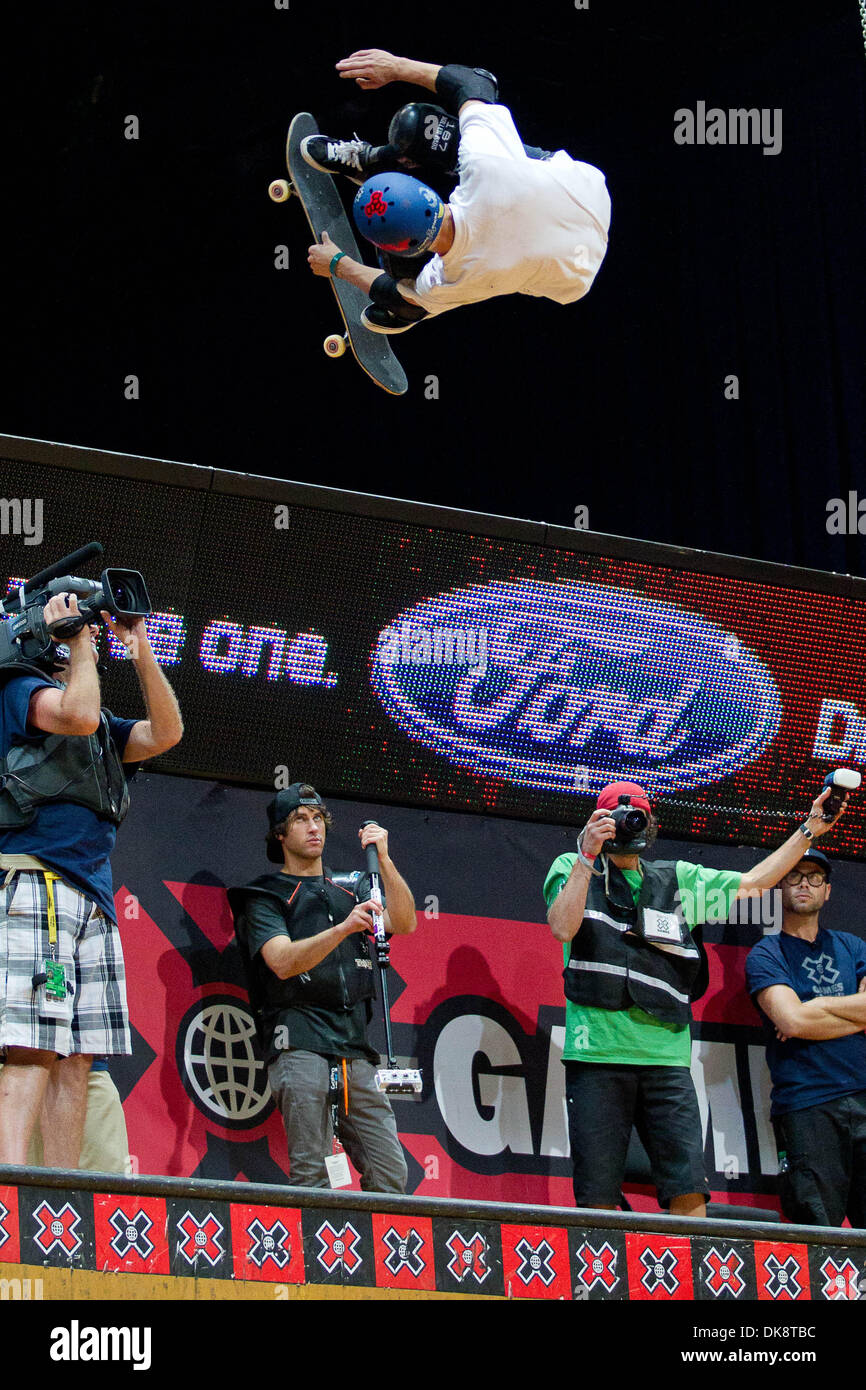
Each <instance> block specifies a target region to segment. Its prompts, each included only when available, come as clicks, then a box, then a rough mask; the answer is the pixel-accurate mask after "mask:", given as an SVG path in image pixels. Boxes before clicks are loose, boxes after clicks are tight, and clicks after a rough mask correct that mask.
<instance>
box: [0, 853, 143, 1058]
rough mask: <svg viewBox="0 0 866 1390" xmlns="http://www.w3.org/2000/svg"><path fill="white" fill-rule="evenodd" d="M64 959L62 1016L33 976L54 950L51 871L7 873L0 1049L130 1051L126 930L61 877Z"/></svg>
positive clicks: (0, 915)
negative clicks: (46, 1006)
mask: <svg viewBox="0 0 866 1390" xmlns="http://www.w3.org/2000/svg"><path fill="white" fill-rule="evenodd" d="M53 886H54V903H55V915H56V920H57V959H58V960H59V961H60V962H61V963H62V964H63V965H64V966H65V967H66V980H67V988H68V991H69V993H68V997H67V1001H66V1007H65V1009H64V1011H63V1014H62V1016H59V1017H58V1016H57V1015H56V1014H50V1015H46V1014H41V1004H42V999H43V997H44V988H42V987H34V985H33V976H34V975H36V974H37V973H38V972H39V971H41V969H42V962H43V961H44V960H47V959H49V957H50V956H51V946H50V942H49V935H48V896H47V884H46V881H45V877H44V875H43V874H41V873H36V872H34V871H32V870H25V869H22V870H18V871H16V872H14V873H13V874H12V875H11V876H10V878H9V881H8V883H5V884H4V883H3V881H2V879H0V1049H2V1048H8V1047H27V1048H35V1049H38V1050H39V1051H44V1052H56V1053H58V1054H59V1055H60V1056H61V1057H69V1056H71V1055H73V1054H74V1053H83V1054H88V1053H92V1054H94V1055H95V1056H106V1055H108V1056H112V1055H117V1054H118V1053H130V1052H131V1051H132V1046H131V1042H130V1035H129V1015H128V1011H127V1005H126V974H125V971H124V966H123V951H122V949H121V945H120V933H119V931H118V929H117V927H116V925H115V924H114V922H110V921H109V920H108V918H107V917H106V916H105V914H104V913H103V911H102V909H101V908H99V907H97V905H96V903H94V902H92V901H91V899H90V898H88V897H85V895H84V894H83V893H80V892H79V891H78V889H77V888H72V887H70V885H69V884H68V883H65V882H64V881H63V880H62V879H55V880H54V884H53Z"/></svg>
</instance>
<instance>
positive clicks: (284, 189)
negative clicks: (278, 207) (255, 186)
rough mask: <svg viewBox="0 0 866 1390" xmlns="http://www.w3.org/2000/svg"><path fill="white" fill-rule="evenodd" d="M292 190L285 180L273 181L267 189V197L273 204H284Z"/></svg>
mask: <svg viewBox="0 0 866 1390" xmlns="http://www.w3.org/2000/svg"><path fill="white" fill-rule="evenodd" d="M291 194H292V190H291V188H290V186H289V184H288V182H287V181H286V180H285V179H274V181H273V183H272V184H271V185H270V187H269V188H268V197H269V198H270V199H271V200H272V202H274V203H284V202H286V200H287V199H288V198H290V197H291Z"/></svg>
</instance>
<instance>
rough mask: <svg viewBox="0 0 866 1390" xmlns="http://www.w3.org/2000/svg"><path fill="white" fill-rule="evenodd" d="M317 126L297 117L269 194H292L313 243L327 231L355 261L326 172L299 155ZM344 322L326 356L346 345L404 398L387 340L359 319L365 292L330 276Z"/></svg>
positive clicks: (304, 115) (305, 115)
mask: <svg viewBox="0 0 866 1390" xmlns="http://www.w3.org/2000/svg"><path fill="white" fill-rule="evenodd" d="M318 133H319V127H318V126H317V124H316V122H315V120H314V118H313V117H312V116H311V115H310V114H309V112H306V111H303V112H301V113H300V115H298V116H295V118H294V120H293V121H292V124H291V125H290V127H289V136H288V139H287V141H286V165H287V168H288V171H289V179H288V180H286V179H275V180H274V182H273V183H272V184H271V185H270V188H269V189H268V193H269V194H270V196H271V198H272V199H273V201H274V202H275V203H284V202H286V201H287V199H289V198H290V197H291V196H292V194H293V193H294V194H295V195H296V196H297V197H298V199H299V200H300V203H301V206H302V207H303V209H304V212H305V213H306V215H307V221H308V222H309V224H310V230H311V231H312V233H313V236H314V237H315V239H316V240H317V241H320V240H321V238H322V233H323V232H327V233H328V235H329V236H330V238H331V240H332V241H333V242H335V243H336V245H337V246H338V247H339V249H340V250H341V251H345V252H346V255H348V256H351V257H352V259H353V260H356V261H360V260H362V259H363V257H362V256H361V253H360V251H359V250H358V243H357V241H356V240H355V236H354V233H353V231H352V228H351V226H350V225H349V219H348V217H347V216H346V210H345V208H344V207H343V203H342V200H341V198H340V195H339V193H338V192H337V185H336V183H335V182H334V180H333V178H332V177H331V175H330V174H325V173H323V172H322V170H321V169H314V168H313V166H312V165H311V164H307V162H306V160H305V159H304V158H303V156H302V155H301V141H302V140H303V139H304V138H305V137H306V136H307V135H318ZM330 285H331V289H332V290H333V291H334V294H335V296H336V299H337V304H338V305H339V308H340V313H341V315H342V318H343V323H344V325H345V329H346V331H345V333H331V334H329V335H328V337H327V338H326V339H325V341H324V344H323V347H324V349H325V354H326V356H327V357H342V356H343V354H344V353H345V351H346V347H347V346H348V347H350V348H351V349H352V352H353V354H354V357H355V361H356V362H357V363H358V365H359V367H362V368H363V370H364V371H365V372H366V373H367V375H368V376H369V377H372V379H373V381H375V383H376V385H377V386H381V388H382V390H383V391H387V392H388V393H389V394H390V395H392V396H402V395H404V394H405V392H406V391H407V390H408V388H409V383H408V381H407V379H406V373H405V372H404V371H403V368H402V367H401V366H400V363H399V362H398V361H397V358H396V357H395V356H394V353H393V351H392V348H391V344H390V343H389V342H388V339H387V337H386V336H384V335H383V334H381V333H371V332H370V330H369V328H365V327H364V325H363V324H362V322H361V313H362V311H363V310H364V309H366V307H367V305H368V304H369V303H370V299H369V296H368V295H367V294H366V293H365V292H364V290H360V289H358V287H357V286H356V285H350V284H349V283H348V282H347V281H346V280H335V279H334V278H333V277H331V278H330Z"/></svg>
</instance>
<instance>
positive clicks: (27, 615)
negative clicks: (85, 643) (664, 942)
mask: <svg viewBox="0 0 866 1390" xmlns="http://www.w3.org/2000/svg"><path fill="white" fill-rule="evenodd" d="M100 555H102V546H101V545H100V544H99V542H98V541H91V543H90V544H89V545H85V546H82V548H81V549H80V550H76V551H74V552H73V554H72V555H66V556H64V558H63V559H62V560H58V561H57V563H56V564H53V565H49V566H48V568H47V569H44V570H40V572H39V574H36V575H34V576H33V578H32V579H28V580H27V581H26V582H25V583H24V584H22V585H21V586H20V587H19V588H18V589H17V590H16V592H15V593H13V594H10V595H8V596H7V597H6V598H5V599H4V600H2V601H0V618H5V619H6V621H5V622H3V621H0V676H2V674H3V672H4V670H8V669H9V668H18V669H24V670H26V669H28V668H31V669H33V668H35V669H36V670H37V671H39V672H42V673H43V674H44V673H45V672H46V671H48V672H50V671H51V670H52V669H53V668H54V667H55V666H57V665H58V664H59V662H60V660H61V659H62V653H61V652H60V651H59V650H58V647H57V642H56V640H55V639H59V640H61V641H62V640H64V639H65V638H68V637H74V636H75V634H76V633H77V632H80V631H81V629H82V628H83V627H86V626H88V624H90V623H93V622H101V621H102V617H101V614H102V612H103V610H104V611H105V612H106V613H110V614H111V616H112V617H113V618H119V619H121V621H123V620H124V619H128V618H145V617H147V615H148V614H149V613H151V612H152V611H153V610H152V608H151V605H150V598H149V597H148V593H147V586H146V584H145V582H144V579H143V577H142V576H141V575H140V574H139V573H138V571H137V570H121V569H107V570H103V571H102V576H101V578H100V579H99V580H98V581H97V580H95V579H81V578H79V577H78V576H77V575H75V574H74V573H72V571H73V570H74V569H77V568H78V567H79V566H81V565H85V564H88V563H89V562H90V561H91V560H94V559H96V558H97V557H98V556H100ZM55 594H75V595H76V597H77V599H78V612H77V613H74V614H71V615H70V616H69V617H68V618H61V619H59V620H58V621H57V622H53V623H46V622H45V619H44V618H43V616H42V610H43V609H44V607H45V605H46V603H47V602H48V600H49V599H51V598H53V597H54V595H55Z"/></svg>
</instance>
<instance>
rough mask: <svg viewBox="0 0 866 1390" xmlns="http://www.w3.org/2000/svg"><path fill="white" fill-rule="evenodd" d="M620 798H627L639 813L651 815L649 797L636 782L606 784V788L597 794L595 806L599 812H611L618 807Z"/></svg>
mask: <svg viewBox="0 0 866 1390" xmlns="http://www.w3.org/2000/svg"><path fill="white" fill-rule="evenodd" d="M621 796H627V797H628V798H629V799H630V802H631V805H632V806H635V807H637V808H638V809H639V810H641V811H646V813H647V815H648V816H651V815H652V807H651V806H650V803H649V797H648V796H647V794H646V792H645V791H644V789H643V787H639V786H638V784H637V782H608V784H607V786H606V787H602V789H601V791H600V792H599V794H598V801H597V802H596V806H597V807H598V809H599V810H600V811H612V810H613V809H614V807H615V806H618V805H619V799H620V797H621Z"/></svg>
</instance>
